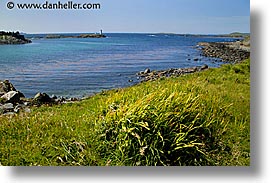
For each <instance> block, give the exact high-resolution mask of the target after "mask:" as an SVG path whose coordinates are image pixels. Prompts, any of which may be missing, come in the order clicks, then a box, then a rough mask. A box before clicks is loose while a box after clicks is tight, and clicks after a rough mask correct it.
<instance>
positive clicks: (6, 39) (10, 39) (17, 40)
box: [0, 31, 31, 45]
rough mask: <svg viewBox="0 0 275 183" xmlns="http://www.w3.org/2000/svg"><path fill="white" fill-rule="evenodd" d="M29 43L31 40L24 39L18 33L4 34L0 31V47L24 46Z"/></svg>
mask: <svg viewBox="0 0 275 183" xmlns="http://www.w3.org/2000/svg"><path fill="white" fill-rule="evenodd" d="M26 43H31V40H28V39H26V38H25V36H24V35H21V34H20V33H19V32H5V31H0V45H1V44H26Z"/></svg>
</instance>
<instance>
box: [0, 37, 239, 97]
mask: <svg viewBox="0 0 275 183" xmlns="http://www.w3.org/2000/svg"><path fill="white" fill-rule="evenodd" d="M106 35H107V38H100V39H96V38H85V39H83V38H63V39H33V40H32V43H31V44H25V45H0V80H4V79H8V80H10V81H11V82H12V83H13V84H14V86H15V88H16V89H17V90H19V91H21V92H22V93H24V94H25V96H26V97H33V96H34V95H35V94H36V93H37V92H46V93H48V94H49V95H57V96H65V97H83V96H86V95H91V94H93V93H96V92H100V91H102V90H107V89H112V88H120V87H126V86H130V85H133V84H135V83H137V82H138V80H137V77H136V73H137V72H139V71H142V70H145V69H146V68H150V69H151V70H162V69H169V68H182V67H193V66H201V65H204V64H207V65H209V66H210V67H219V66H220V65H221V64H222V63H221V62H216V61H215V60H216V59H213V58H207V57H203V56H200V53H201V52H200V51H199V50H198V49H197V47H196V45H197V44H198V42H206V41H207V42H216V41H234V39H233V38H219V37H209V36H205V37H195V36H187V37H186V36H180V35H173V34H118V33H116V34H114V33H113V34H106ZM33 36H37V35H27V37H33ZM40 36H41V35H40ZM42 36H44V35H42ZM194 58H200V60H199V61H194ZM129 80H133V82H129Z"/></svg>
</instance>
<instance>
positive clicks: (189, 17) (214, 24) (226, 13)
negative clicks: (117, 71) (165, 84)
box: [0, 0, 250, 34]
mask: <svg viewBox="0 0 275 183" xmlns="http://www.w3.org/2000/svg"><path fill="white" fill-rule="evenodd" d="M45 1H46V0H13V2H14V3H43V2H45ZM48 1H49V2H50V3H55V2H57V1H58V0H48ZM60 1H61V2H67V0H60ZM7 2H9V0H1V1H0V30H6V31H15V30H16V31H17V30H18V31H23V32H27V33H54V32H98V31H99V30H100V29H103V31H105V32H147V33H149V32H150V33H158V32H166V33H194V34H220V33H231V32H236V31H237V32H250V1H249V0H74V3H100V4H101V9H100V10H19V9H16V8H14V9H12V10H9V9H8V8H7V7H6V4H7Z"/></svg>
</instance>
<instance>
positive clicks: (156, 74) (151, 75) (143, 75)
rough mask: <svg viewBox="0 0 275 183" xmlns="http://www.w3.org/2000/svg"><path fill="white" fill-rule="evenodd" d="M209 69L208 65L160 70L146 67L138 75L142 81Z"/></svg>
mask: <svg viewBox="0 0 275 183" xmlns="http://www.w3.org/2000/svg"><path fill="white" fill-rule="evenodd" d="M206 69H208V65H203V66H200V67H199V66H198V67H191V68H177V69H173V68H172V69H167V70H160V71H150V69H146V70H145V71H140V72H139V73H137V74H136V75H137V76H138V79H139V80H140V81H141V82H145V81H152V80H157V79H159V78H162V77H172V76H176V77H177V76H180V75H184V74H190V73H194V72H200V71H203V70H206Z"/></svg>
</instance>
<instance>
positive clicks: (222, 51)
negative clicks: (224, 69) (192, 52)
mask: <svg viewBox="0 0 275 183" xmlns="http://www.w3.org/2000/svg"><path fill="white" fill-rule="evenodd" d="M199 46H201V50H202V55H203V56H206V57H215V58H220V59H221V60H222V61H223V62H231V63H238V62H240V61H242V60H245V59H247V58H249V57H250V49H249V47H246V46H244V45H243V44H242V43H241V42H233V43H226V42H220V43H205V42H203V43H199Z"/></svg>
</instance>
